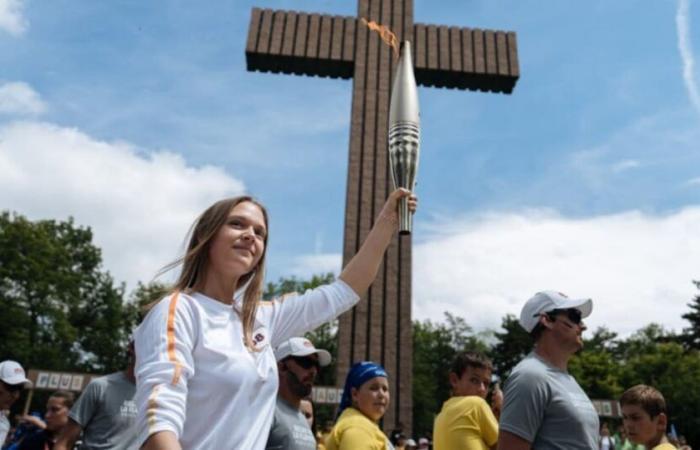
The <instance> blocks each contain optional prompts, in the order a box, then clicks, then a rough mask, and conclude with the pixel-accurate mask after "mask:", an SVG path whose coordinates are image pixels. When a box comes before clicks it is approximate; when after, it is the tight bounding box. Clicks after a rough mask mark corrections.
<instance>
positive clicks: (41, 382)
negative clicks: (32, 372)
mask: <svg viewBox="0 0 700 450" xmlns="http://www.w3.org/2000/svg"><path fill="white" fill-rule="evenodd" d="M48 385H49V374H48V373H46V372H39V375H38V376H37V377H36V387H37V388H39V389H41V388H46V387H47V386H48Z"/></svg>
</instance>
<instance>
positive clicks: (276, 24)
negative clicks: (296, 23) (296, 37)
mask: <svg viewBox="0 0 700 450" xmlns="http://www.w3.org/2000/svg"><path fill="white" fill-rule="evenodd" d="M286 17H287V13H286V12H285V11H275V12H274V15H273V18H272V34H271V35H270V51H269V53H270V54H271V55H279V54H280V53H282V39H283V37H284V22H285V19H286Z"/></svg>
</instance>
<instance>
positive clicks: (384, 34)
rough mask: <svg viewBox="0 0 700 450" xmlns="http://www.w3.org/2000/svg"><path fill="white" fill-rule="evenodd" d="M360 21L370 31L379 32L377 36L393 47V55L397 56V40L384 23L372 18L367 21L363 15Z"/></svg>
mask: <svg viewBox="0 0 700 450" xmlns="http://www.w3.org/2000/svg"><path fill="white" fill-rule="evenodd" d="M362 23H363V24H364V25H366V26H367V28H369V29H370V30H372V31H376V32H378V33H379V37H380V38H382V41H384V43H385V44H387V45H390V46H391V48H393V49H394V56H395V57H396V58H398V57H399V40H398V39H397V38H396V35H395V34H394V33H393V32H392V31H391V30H390V29H389V27H387V26H386V25H380V24H378V23H377V22H375V21H374V20H370V21H369V22H368V21H367V19H365V18H364V17H363V18H362Z"/></svg>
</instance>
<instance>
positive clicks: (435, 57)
mask: <svg viewBox="0 0 700 450" xmlns="http://www.w3.org/2000/svg"><path fill="white" fill-rule="evenodd" d="M427 35H428V48H426V49H425V53H426V54H427V55H428V66H427V67H428V69H433V70H435V69H438V68H439V65H438V64H439V51H440V49H439V48H438V35H437V27H436V26H435V25H428V26H427Z"/></svg>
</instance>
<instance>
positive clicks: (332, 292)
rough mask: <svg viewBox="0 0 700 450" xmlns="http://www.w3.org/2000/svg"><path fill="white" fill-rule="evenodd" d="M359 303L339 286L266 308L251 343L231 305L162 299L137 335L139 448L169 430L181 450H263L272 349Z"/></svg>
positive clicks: (270, 409)
mask: <svg viewBox="0 0 700 450" xmlns="http://www.w3.org/2000/svg"><path fill="white" fill-rule="evenodd" d="M358 300H359V297H358V296H357V294H356V293H355V292H354V291H353V290H352V288H350V287H349V286H348V285H347V284H345V283H344V282H343V281H341V280H337V281H336V282H334V283H332V284H330V285H326V286H321V287H319V288H317V289H314V290H311V291H307V292H306V293H305V294H303V295H300V296H290V297H285V298H284V299H283V300H274V301H270V302H261V303H260V305H259V306H258V312H257V316H256V326H255V328H254V332H253V339H254V340H255V342H256V345H257V348H258V349H259V351H257V352H251V351H249V350H248V349H247V348H246V347H245V345H244V343H243V327H242V324H241V321H240V318H239V316H238V314H237V313H236V311H235V310H234V309H233V307H232V306H231V305H226V304H224V303H221V302H219V301H216V300H214V299H212V298H209V297H207V296H205V295H202V294H200V293H193V294H191V295H188V294H184V293H179V294H178V295H177V296H176V295H174V294H173V295H171V296H168V297H166V298H164V299H163V300H161V301H160V302H159V303H158V304H157V305H156V306H155V307H154V308H153V309H152V310H151V311H150V312H149V313H148V315H147V316H146V318H145V319H144V321H143V323H142V324H141V325H140V326H139V327H138V329H137V330H136V333H135V347H136V396H135V398H134V400H135V402H136V406H137V409H138V417H137V420H136V430H137V434H138V445H139V447H140V446H141V445H142V444H143V443H144V442H145V441H146V439H147V438H148V437H149V436H150V435H151V434H153V433H156V432H158V431H164V430H170V431H172V432H174V433H175V435H176V436H178V439H179V440H180V443H181V445H182V448H183V449H188V450H197V449H221V450H225V449H236V450H258V449H259V450H262V449H264V448H265V443H266V442H267V437H268V434H269V431H270V426H271V424H272V417H273V414H274V410H275V399H276V397H277V387H278V375H277V364H276V361H275V356H274V354H273V349H274V348H275V347H276V346H278V345H279V344H280V343H282V342H283V341H285V340H286V339H289V338H290V337H293V336H299V335H302V334H303V333H305V332H306V331H309V330H312V329H314V328H316V327H318V326H320V325H321V324H323V323H325V322H328V321H329V320H332V319H333V318H335V317H337V316H338V315H339V314H341V313H342V312H344V311H346V310H348V309H350V308H351V307H352V306H353V305H354V304H355V303H357V301H358Z"/></svg>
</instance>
